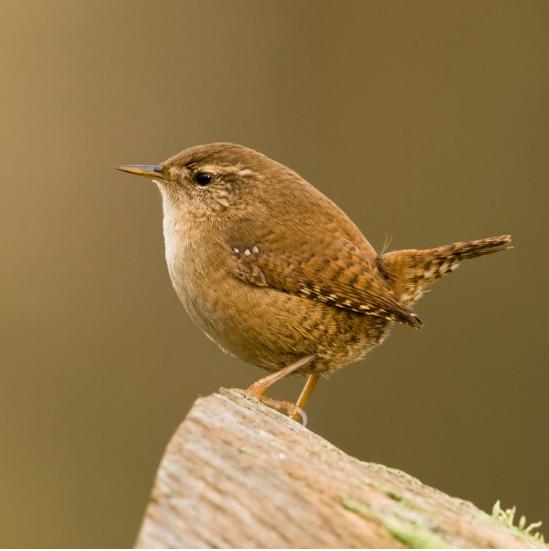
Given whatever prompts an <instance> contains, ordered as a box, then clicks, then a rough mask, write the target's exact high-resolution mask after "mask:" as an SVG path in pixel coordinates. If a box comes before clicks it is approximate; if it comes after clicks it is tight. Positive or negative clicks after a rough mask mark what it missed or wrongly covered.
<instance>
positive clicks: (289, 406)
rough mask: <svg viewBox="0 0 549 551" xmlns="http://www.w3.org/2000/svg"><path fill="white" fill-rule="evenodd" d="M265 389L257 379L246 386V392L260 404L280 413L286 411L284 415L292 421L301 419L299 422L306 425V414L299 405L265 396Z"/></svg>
mask: <svg viewBox="0 0 549 551" xmlns="http://www.w3.org/2000/svg"><path fill="white" fill-rule="evenodd" d="M266 390H267V388H266V387H265V385H262V384H261V383H260V382H259V381H258V382H257V383H254V384H253V385H251V386H249V387H248V392H249V393H250V394H251V395H252V396H253V397H254V398H256V399H257V400H259V401H260V402H261V403H262V404H264V405H266V406H268V407H270V408H273V409H276V410H277V411H280V412H282V413H286V415H288V417H290V419H293V420H294V421H299V420H300V419H301V424H302V425H303V426H304V427H306V426H307V414H306V413H305V412H304V411H303V410H302V409H301V408H300V407H298V406H297V405H296V404H294V403H292V402H287V401H286V400H276V399H275V398H271V397H270V396H266V395H265V391H266Z"/></svg>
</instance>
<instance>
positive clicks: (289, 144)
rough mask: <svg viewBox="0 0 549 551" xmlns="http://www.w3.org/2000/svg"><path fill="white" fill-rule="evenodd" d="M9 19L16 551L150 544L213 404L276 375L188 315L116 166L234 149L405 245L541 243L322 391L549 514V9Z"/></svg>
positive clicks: (5, 423)
mask: <svg viewBox="0 0 549 551" xmlns="http://www.w3.org/2000/svg"><path fill="white" fill-rule="evenodd" d="M0 7H1V9H2V18H1V19H0V41H1V47H0V60H1V70H2V86H1V87H0V99H1V108H0V109H1V120H2V124H1V125H0V146H1V150H2V186H1V189H2V199H1V203H0V208H1V216H0V224H1V232H2V285H1V286H0V294H1V305H0V306H1V318H2V328H1V336H2V347H1V348H2V353H1V354H2V357H1V362H2V365H1V369H0V408H1V415H0V438H1V442H2V449H1V452H0V490H1V491H0V545H2V546H26V547H29V546H60V547H61V546H92V547H95V546H97V547H100V546H111V547H116V546H130V545H132V543H133V541H134V538H135V536H136V533H137V530H138V528H139V524H140V519H141V516H142V513H143V511H144V508H145V505H146V503H147V498H148V494H149V491H150V487H151V484H152V482H153V477H154V473H155V469H156V466H157V463H158V461H159V460H160V457H161V454H162V452H163V448H164V446H165V444H166V443H167V441H168V439H169V437H170V435H171V434H172V432H173V431H174V430H175V428H176V427H177V425H178V423H179V422H180V421H181V420H182V419H183V417H184V416H185V413H186V412H187V411H188V409H189V408H190V406H191V404H192V403H193V401H194V400H195V399H196V398H197V397H198V396H201V395H206V394H208V393H211V392H213V391H215V390H216V389H217V388H218V387H219V386H237V387H244V386H246V385H248V384H249V383H250V382H252V381H253V380H255V379H256V378H258V377H259V376H261V375H262V372H261V371H260V370H258V369H257V368H255V367H252V366H248V365H245V364H244V363H242V362H240V361H238V360H236V359H234V358H231V357H228V356H226V355H223V354H222V352H221V351H219V350H218V349H217V348H216V347H215V346H214V345H212V343H211V342H210V341H208V340H207V339H206V338H205V337H204V336H202V334H201V333H200V332H199V330H198V329H197V328H195V327H194V326H193V325H192V323H191V322H190V321H189V319H188V318H187V317H186V314H185V313H184V311H183V309H182V307H181V306H180V305H179V303H178V300H177V298H176V296H175V293H174V292H173V290H172V288H171V284H170V281H169V278H168V274H167V270H166V268H165V265H164V257H163V255H164V251H163V240H162V234H161V210H160V200H159V194H158V192H157V190H156V188H155V186H154V185H152V184H150V183H148V182H147V181H146V180H142V179H137V178H132V177H130V176H128V175H124V174H121V173H117V172H115V171H114V169H113V167H115V166H116V165H118V164H122V163H153V162H158V161H162V160H163V159H165V158H167V157H168V156H170V155H172V154H174V153H176V152H178V151H179V150H180V149H183V148H185V147H188V146H191V145H195V144H198V143H207V142H212V141H220V140H223V141H233V142H237V143H242V144H245V145H248V146H251V147H253V148H256V149H258V150H260V151H262V152H265V153H266V154H268V155H269V156H271V157H273V158H275V159H277V160H280V161H282V162H284V163H285V164H288V165H289V166H291V167H293V168H294V169H296V170H297V171H298V172H300V173H301V174H302V175H303V176H305V177H306V178H307V179H308V180H310V181H311V182H313V183H314V184H315V185H316V186H317V187H319V188H320V189H321V190H322V191H323V192H325V193H326V194H327V195H329V196H330V197H331V198H332V199H334V200H335V201H336V202H337V203H338V204H339V205H340V206H341V207H342V208H343V209H344V210H346V211H347V213H348V214H349V215H350V216H351V217H352V218H353V219H354V220H355V221H356V222H357V223H358V225H359V226H360V227H361V228H362V229H363V230H364V231H365V233H366V235H367V236H368V238H369V239H370V241H371V242H372V243H373V244H374V245H375V246H377V247H381V246H382V245H383V242H384V240H385V237H386V236H387V235H388V234H389V235H392V236H393V239H392V243H391V247H392V248H407V247H430V246H435V245H440V244H445V243H447V242H452V241H458V240H465V239H473V238H480V237H486V236H490V235H494V234H498V233H504V232H510V233H512V234H513V237H514V242H515V249H514V250H513V251H512V252H510V253H505V254H499V255H495V256H491V257H488V258H483V259H479V260H475V261H472V262H469V263H467V264H466V265H463V266H462V267H461V268H460V270H458V272H457V273H456V274H455V275H453V276H452V277H449V278H447V279H445V280H444V281H442V282H441V283H439V284H438V285H436V286H435V287H434V289H433V293H432V294H429V295H428V296H426V297H425V298H424V299H423V301H422V302H421V303H420V305H419V306H418V312H419V313H420V315H421V318H422V319H423V321H424V322H425V327H424V329H423V330H422V331H420V332H417V331H413V330H410V329H408V328H405V327H398V328H396V329H395V331H394V332H393V334H392V336H391V338H390V339H389V341H388V343H387V344H386V345H385V346H383V347H380V348H379V349H377V350H375V351H374V352H373V353H372V354H371V355H369V356H368V358H367V359H366V360H365V361H363V362H361V363H359V364H356V365H354V366H351V367H349V368H348V369H345V370H344V371H343V372H340V373H338V374H336V375H335V376H334V377H333V378H332V379H331V380H329V381H328V382H324V383H323V384H321V385H320V387H319V389H318V391H317V392H316V393H315V395H314V396H313V399H312V403H311V405H310V407H309V415H310V428H311V429H312V430H314V431H316V432H317V433H319V434H321V435H323V436H325V437H326V438H328V439H329V440H331V441H332V442H333V443H334V444H335V445H337V446H339V447H341V448H342V449H344V450H345V451H347V452H349V453H351V454H353V455H356V456H358V457H359V458H361V459H363V460H367V461H374V462H380V463H384V464H386V465H389V466H392V467H397V468H400V469H403V470H405V471H407V472H408V473H410V474H412V475H414V476H417V477H418V478H420V479H421V480H422V481H424V482H426V483H428V484H431V485H434V486H436V487H438V488H440V489H441V490H443V491H445V492H448V493H450V494H452V495H456V496H459V497H462V498H465V499H469V500H472V501H474V502H475V503H476V504H477V505H478V506H480V507H482V508H484V509H486V510H487V509H489V508H491V506H492V505H493V503H494V502H495V501H496V499H501V500H502V502H503V505H504V506H507V507H510V506H512V505H516V506H517V507H518V510H519V512H520V513H525V514H526V515H527V516H528V518H529V519H530V520H531V521H535V520H539V519H544V520H546V521H547V520H549V504H548V503H547V482H548V480H547V475H546V472H547V460H548V453H547V433H546V428H547V423H546V418H545V416H546V411H547V409H546V407H545V405H546V399H547V398H546V397H547V378H546V377H547V375H546V373H547V371H546V360H547V345H546V338H547V306H548V296H547V287H546V284H547V273H548V272H547V270H548V267H549V266H548V248H547V243H546V238H547V206H548V205H547V198H548V193H547V177H548V176H549V157H548V146H549V120H548V119H549V117H548V106H547V98H548V92H549V86H548V84H549V55H548V54H549V34H548V33H547V27H548V23H549V3H548V2H543V1H540V2H537V1H477V0H474V1H460V2H447V1H444V2H439V1H420V2H408V1H400V2H399V1H391V2H386V1H356V2H349V1H339V2H317V1H294V0H291V1H278V2H274V1H269V2H267V1H263V2H261V1H251V0H238V1H236V0H233V1H223V0H218V1H211V0H210V1H203V0H200V1H198V0H197V1H194V0H193V1H154V2H153V1H129V0H128V1H124V0H118V1H117V2H111V1H99V0H95V1H76V0H74V1H73V0H70V1H69V0H67V1H53V0H52V1H49V2H41V1H34V2H30V1H20V0H17V1H12V2H10V1H2V2H1V4H0ZM300 385H301V381H300V380H293V381H288V382H286V383H284V384H281V385H280V386H279V387H278V389H277V390H276V393H275V394H276V395H278V396H281V397H282V396H284V397H287V398H293V397H295V396H296V395H297V393H298V391H299V387H300Z"/></svg>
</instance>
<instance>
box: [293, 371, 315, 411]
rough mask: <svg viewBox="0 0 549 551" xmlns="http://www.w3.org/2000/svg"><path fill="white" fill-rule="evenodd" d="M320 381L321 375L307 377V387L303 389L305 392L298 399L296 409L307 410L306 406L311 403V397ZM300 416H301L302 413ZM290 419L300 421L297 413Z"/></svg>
mask: <svg viewBox="0 0 549 551" xmlns="http://www.w3.org/2000/svg"><path fill="white" fill-rule="evenodd" d="M319 379H320V375H319V374H318V373H313V374H312V375H309V377H307V382H306V383H305V386H304V387H303V390H302V391H301V394H300V395H299V398H298V399H297V403H296V407H297V408H298V409H300V410H303V409H305V406H306V405H307V402H308V401H309V397H310V396H311V394H312V393H313V390H314V388H315V386H316V383H318V380H319ZM299 415H301V413H300V414H299ZM290 417H291V418H292V419H293V420H294V421H298V418H297V415H296V414H295V413H294V414H292V415H290ZM301 417H302V418H303V415H301Z"/></svg>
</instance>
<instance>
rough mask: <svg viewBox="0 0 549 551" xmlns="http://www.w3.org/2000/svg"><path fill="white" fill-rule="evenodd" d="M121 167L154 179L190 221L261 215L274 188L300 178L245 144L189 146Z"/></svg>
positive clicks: (167, 200) (166, 200) (169, 205)
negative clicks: (147, 162) (148, 162)
mask: <svg viewBox="0 0 549 551" xmlns="http://www.w3.org/2000/svg"><path fill="white" fill-rule="evenodd" d="M118 170H121V171H123V172H129V173H130V174H136V175H138V176H145V177H147V178H150V179H152V180H153V181H154V182H155V183H156V184H157V185H158V187H159V189H160V192H161V193H162V196H163V200H164V206H165V208H171V209H174V208H175V209H177V211H178V212H180V213H181V214H182V215H183V216H185V217H188V218H192V219H208V220H210V221H212V220H215V219H222V218H225V217H229V218H230V217H232V216H233V215H235V214H238V215H239V217H242V216H243V215H246V213H247V212H252V211H253V214H254V216H258V215H259V214H260V213H261V210H262V209H263V208H266V207H267V205H268V204H269V203H270V202H271V200H272V198H273V195H275V196H276V191H275V190H274V188H275V187H281V186H282V187H284V181H290V180H291V179H299V177H298V176H297V175H296V174H295V173H294V172H292V171H291V170H290V169H288V168H286V167H285V166H283V165H281V164H279V163H277V162H276V161H273V160H271V159H269V158H268V157H266V156H265V155H263V154H261V153H258V152H257V151H254V150H253V149H249V148H247V147H244V146H241V145H235V144H230V143H214V144H208V145H198V146H195V147H191V148H189V149H185V150H184V151H182V152H181V153H178V154H177V155H175V156H173V157H171V158H169V159H168V160H166V161H164V162H163V163H160V164H158V165H125V166H120V167H118Z"/></svg>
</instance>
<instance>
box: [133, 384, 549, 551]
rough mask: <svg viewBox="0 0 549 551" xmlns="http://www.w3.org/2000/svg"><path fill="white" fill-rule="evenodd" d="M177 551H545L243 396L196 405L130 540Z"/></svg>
mask: <svg viewBox="0 0 549 551" xmlns="http://www.w3.org/2000/svg"><path fill="white" fill-rule="evenodd" d="M136 545H137V547H141V548H159V547H167V548H176V547H183V548H188V547H195V548H196V547H198V548H204V547H224V548H234V547H240V548H242V547H253V548H265V547H271V548H272V547H274V548H288V547H290V548H292V547H294V548H295V547H306V548H307V547H328V548H334V547H335V548H337V547H351V548H352V547H374V548H379V547H413V548H415V547H422V548H423V547H427V548H428V547H458V548H463V547H467V548H471V547H495V548H516V547H528V548H535V547H543V545H542V544H541V542H540V541H538V540H536V539H534V538H532V537H530V536H529V535H527V534H525V533H524V532H523V531H520V530H518V529H515V528H511V527H508V526H505V525H504V524H503V523H502V522H500V521H499V520H497V519H495V518H493V517H491V516H490V515H488V514H486V513H484V512H482V511H480V510H479V509H477V508H476V507H475V506H474V505H472V504H471V503H469V502H466V501H463V500H461V499H456V498H453V497H450V496H448V495H446V494H444V493H442V492H440V491H438V490H435V489H433V488H430V487H428V486H425V485H424V484H422V483H421V482H419V481H418V480H416V479H415V478H412V477H411V476H409V475H407V474H405V473H403V472H401V471H398V470H395V469H390V468H387V467H384V466H382V465H377V464H375V463H365V462H362V461H359V460H358V459H355V458H354V457H350V456H348V455H346V454H345V453H343V452H342V451H340V450H339V449H337V448H335V447H334V446H333V445H332V444H330V443H329V442H327V441H326V440H324V439H323V438H321V437H320V436H318V435H316V434H314V433H312V432H311V431H309V430H307V429H306V428H304V427H302V426H301V425H299V424H298V423H296V422H294V421H292V420H290V419H289V418H287V417H285V416H283V415H281V414H280V413H278V412H276V411H274V410H272V409H270V408H267V407H265V406H263V405H262V404H260V403H259V402H257V400H255V399H253V398H251V397H249V396H248V395H247V394H246V393H245V392H243V391H241V390H234V389H233V390H224V389H222V390H221V391H220V392H219V393H216V394H213V395H211V396H208V397H206V398H200V399H199V400H197V401H196V402H195V404H194V406H193V407H192V409H191V411H190V412H189V414H188V415H187V417H186V419H185V420H184V421H183V423H182V424H181V425H180V426H179V428H178V429H177V431H176V433H175V434H174V436H173V438H172V440H171V442H170V443H169V445H168V448H167V450H166V453H165V455H164V458H163V459H162V462H161V464H160V468H159V470H158V473H157V477H156V482H155V485H154V489H153V493H152V498H151V502H150V504H149V505H148V507H147V511H146V514H145V518H144V521H143V525H142V527H141V531H140V534H139V537H138V540H137V544H136Z"/></svg>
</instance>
